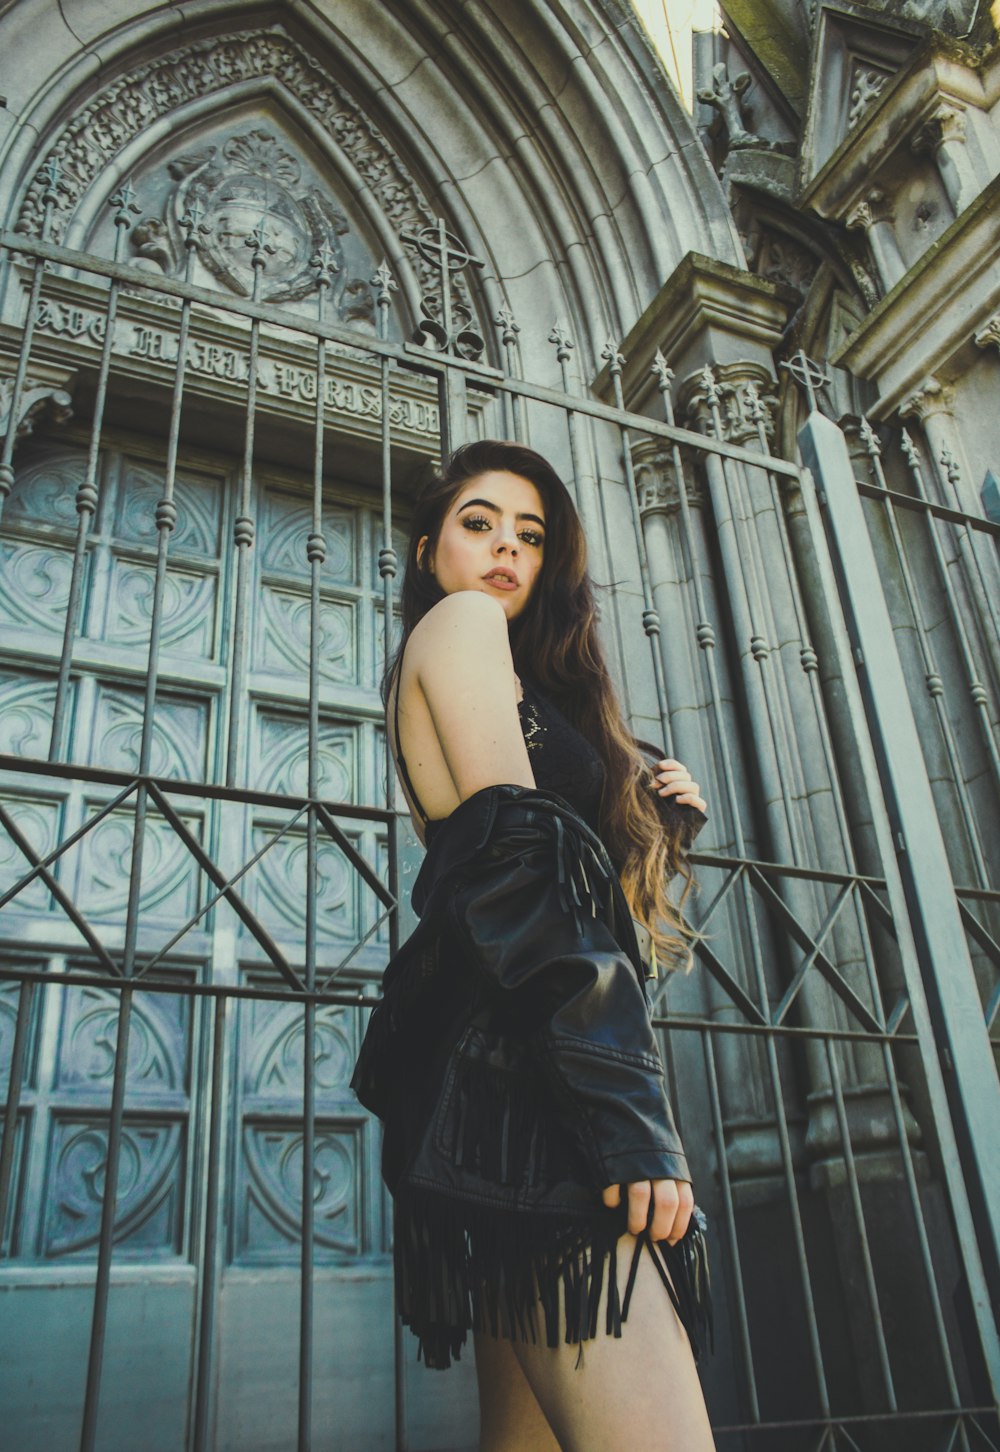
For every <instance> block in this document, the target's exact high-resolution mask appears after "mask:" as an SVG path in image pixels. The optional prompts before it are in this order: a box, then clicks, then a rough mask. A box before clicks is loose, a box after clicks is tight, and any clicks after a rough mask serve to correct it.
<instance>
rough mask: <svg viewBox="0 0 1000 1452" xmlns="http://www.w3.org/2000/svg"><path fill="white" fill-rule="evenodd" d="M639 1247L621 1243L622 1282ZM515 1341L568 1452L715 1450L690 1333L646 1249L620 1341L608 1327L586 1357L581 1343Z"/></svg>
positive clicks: (534, 1389)
mask: <svg viewBox="0 0 1000 1452" xmlns="http://www.w3.org/2000/svg"><path fill="white" fill-rule="evenodd" d="M634 1246H635V1239H634V1237H633V1236H631V1235H624V1236H622V1238H621V1240H620V1241H619V1242H618V1283H619V1285H620V1286H624V1284H625V1280H626V1277H627V1275H628V1268H629V1264H630V1261H631V1258H632V1251H633V1249H634ZM602 1320H603V1311H602ZM510 1346H511V1349H512V1352H513V1354H514V1356H515V1357H516V1358H517V1361H518V1364H519V1365H520V1367H521V1370H522V1371H523V1373H524V1377H525V1380H526V1381H527V1383H528V1385H529V1386H530V1388H531V1390H532V1392H533V1393H534V1395H535V1398H536V1400H537V1401H538V1404H539V1406H540V1407H541V1409H542V1411H543V1412H544V1414H545V1417H546V1419H547V1421H548V1423H549V1425H550V1426H551V1428H552V1430H553V1432H554V1433H555V1435H556V1438H557V1440H558V1444H559V1446H560V1448H561V1449H562V1452H607V1449H608V1448H609V1447H624V1446H628V1445H632V1444H635V1445H637V1446H640V1447H641V1448H642V1449H643V1452H712V1449H713V1448H714V1446H715V1443H714V1441H713V1438H712V1432H711V1428H710V1427H709V1422H708V1413H707V1412H706V1410H705V1400H704V1397H703V1396H702V1391H701V1383H700V1382H699V1380H698V1372H697V1370H696V1368H695V1364H694V1357H693V1356H692V1354H691V1347H690V1345H689V1343H688V1339H687V1334H686V1332H685V1331H684V1328H683V1326H682V1325H681V1323H680V1321H679V1320H678V1319H677V1313H676V1312H675V1311H674V1308H673V1306H672V1305H671V1303H670V1298H669V1296H668V1295H667V1292H666V1290H665V1288H664V1286H663V1283H662V1282H661V1280H660V1278H659V1276H658V1275H657V1273H656V1267H655V1266H654V1265H653V1263H652V1260H651V1259H650V1256H649V1254H648V1251H644V1252H643V1255H642V1258H641V1260H640V1263H639V1270H638V1274H637V1277H636V1283H635V1289H634V1292H633V1296H632V1302H631V1305H630V1307H629V1316H628V1321H627V1322H626V1323H625V1325H624V1326H623V1327H622V1334H621V1338H620V1339H618V1338H615V1337H613V1336H606V1335H605V1334H604V1332H603V1327H602V1330H601V1332H600V1334H599V1335H598V1336H597V1337H596V1338H595V1339H594V1340H593V1341H587V1342H585V1343H584V1345H583V1355H582V1358H581V1357H580V1355H579V1352H580V1348H579V1347H577V1346H565V1345H563V1346H559V1347H558V1348H557V1349H555V1350H553V1349H551V1348H549V1347H547V1346H545V1345H537V1346H536V1345H532V1344H531V1343H530V1342H511V1343H510Z"/></svg>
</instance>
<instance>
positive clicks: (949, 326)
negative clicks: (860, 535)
mask: <svg viewBox="0 0 1000 1452" xmlns="http://www.w3.org/2000/svg"><path fill="white" fill-rule="evenodd" d="M998 203H1000V177H997V178H994V180H993V181H992V182H990V183H989V185H988V186H986V187H985V188H984V189H983V191H982V192H981V193H980V195H979V196H978V197H977V198H976V199H975V201H973V202H971V203H970V204H969V205H968V206H967V207H966V208H965V209H964V210H963V211H962V213H961V215H960V216H959V217H958V218H957V219H956V220H955V221H954V222H952V224H951V226H950V227H949V228H948V229H947V230H946V231H945V232H944V233H942V235H941V236H940V237H939V238H938V239H937V242H936V243H935V245H934V246H933V247H932V248H930V249H929V250H928V251H927V252H925V253H924V254H923V256H922V257H920V258H919V259H918V261H917V262H916V263H914V265H913V266H912V267H910V268H909V270H908V271H907V272H906V274H905V275H904V276H903V277H902V278H900V280H899V281H898V282H897V283H896V284H895V286H894V287H893V288H892V290H891V291H890V292H889V293H888V295H887V296H886V297H884V298H883V299H882V301H881V302H880V303H879V304H878V306H877V307H875V308H873V309H872V311H871V312H870V313H869V315H868V316H867V317H866V318H865V319H864V321H863V322H862V323H861V324H860V326H859V327H857V328H856V329H855V330H854V332H853V333H852V334H851V335H850V337H849V338H848V339H847V341H846V342H845V343H844V344H842V345H841V346H840V347H839V348H837V349H836V350H835V351H834V352H833V353H832V354H831V356H830V360H829V361H830V362H831V363H832V364H834V366H835V367H838V368H846V369H848V370H849V371H850V372H851V373H853V374H854V376H855V377H857V378H867V379H870V380H871V381H872V382H873V383H874V384H875V385H876V386H877V388H878V391H879V398H878V400H877V401H876V402H875V403H873V404H872V405H871V406H870V407H869V408H868V410H867V412H868V415H869V417H870V418H871V419H872V421H873V422H876V421H878V420H881V419H886V418H890V417H891V416H892V415H893V413H895V411H896V410H897V409H898V408H899V407H900V406H901V405H902V403H903V400H904V399H907V398H909V397H910V395H912V394H913V393H914V392H915V391H918V390H919V389H920V388H921V387H922V380H924V379H925V378H927V377H928V376H931V375H937V376H938V377H942V378H948V377H950V376H951V375H952V373H953V372H954V371H955V370H956V369H957V370H961V368H962V367H963V366H964V365H963V364H962V362H961V356H962V355H963V354H964V355H965V357H966V362H967V361H968V354H969V352H970V351H971V350H972V349H973V348H974V346H975V345H974V344H973V341H972V340H973V337H974V336H977V335H978V333H979V332H980V331H983V330H987V331H988V329H989V324H990V320H991V319H992V318H993V317H994V316H995V315H996V314H997V311H998V307H1000V273H998V271H997V267H996V257H997V254H998V249H1000V205H998ZM987 341H989V338H987Z"/></svg>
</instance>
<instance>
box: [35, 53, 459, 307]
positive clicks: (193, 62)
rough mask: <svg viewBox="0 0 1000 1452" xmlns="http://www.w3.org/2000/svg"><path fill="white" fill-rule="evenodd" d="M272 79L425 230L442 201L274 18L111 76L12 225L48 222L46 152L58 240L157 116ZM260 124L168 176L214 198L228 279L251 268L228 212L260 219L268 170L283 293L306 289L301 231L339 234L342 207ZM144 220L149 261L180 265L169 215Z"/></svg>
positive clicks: (421, 267) (428, 277) (391, 213)
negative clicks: (301, 179)
mask: <svg viewBox="0 0 1000 1452" xmlns="http://www.w3.org/2000/svg"><path fill="white" fill-rule="evenodd" d="M274 80H277V81H278V83H279V84H280V85H281V86H282V87H283V88H284V89H285V90H286V91H288V93H289V94H290V95H291V96H293V97H294V98H295V100H296V101H297V102H298V103H299V104H300V105H301V106H303V107H304V108H305V109H306V111H307V112H308V113H309V114H310V116H312V117H313V118H314V120H315V121H316V122H317V123H318V125H319V126H320V127H321V128H322V130H323V131H324V132H325V133H326V134H327V135H328V137H329V138H330V140H331V141H332V143H333V144H334V145H335V146H336V147H337V148H338V149H339V150H340V152H341V153H342V154H343V156H344V157H345V158H346V160H347V161H348V162H349V163H350V165H351V166H352V167H353V168H354V169H355V170H356V172H357V173H358V174H359V176H360V177H361V179H362V181H363V183H364V185H365V186H367V187H368V188H369V189H370V190H371V192H372V193H373V194H374V197H375V199H376V201H377V204H378V206H379V208H380V210H381V211H382V213H383V214H384V216H385V217H386V218H387V220H388V222H389V223H390V225H391V227H392V229H393V230H394V231H395V232H396V233H397V234H398V233H399V232H400V231H402V230H403V229H404V228H411V229H416V230H419V229H420V228H422V227H423V226H425V225H426V224H428V223H431V222H433V220H434V215H435V214H434V209H433V208H432V207H431V206H430V205H429V203H428V202H427V200H426V198H425V197H424V195H423V193H422V192H421V190H420V187H419V186H418V184H417V182H416V180H415V178H414V177H413V175H412V173H411V172H410V170H409V169H408V167H407V166H406V164H405V163H404V162H403V161H402V160H401V158H400V157H399V156H398V155H397V154H396V152H395V151H394V149H393V147H392V146H391V144H390V143H389V141H388V140H387V138H386V137H385V136H384V135H383V134H382V132H381V131H380V130H379V128H378V127H377V126H376V125H375V123H374V121H373V120H372V119H371V118H370V117H369V116H368V115H366V114H365V112H364V111H363V110H362V109H361V107H360V106H359V105H358V102H357V100H356V99H355V97H353V96H352V95H350V94H349V92H348V91H347V90H346V89H345V88H344V87H343V86H342V85H341V84H340V83H339V82H338V81H337V80H335V79H334V77H333V76H332V75H330V74H329V73H328V72H327V71H325V70H324V69H323V67H322V66H321V65H320V64H319V62H318V61H317V60H316V59H315V58H314V57H313V56H311V55H309V54H307V52H306V51H305V50H303V48H302V47H301V46H299V45H298V43H297V42H296V41H294V40H293V39H292V38H291V37H290V36H289V35H287V34H286V33H285V32H284V31H283V30H282V29H281V28H280V27H278V26H275V27H273V28H269V29H260V30H246V31H242V32H237V33H235V34H230V35H228V36H227V37H226V38H225V39H224V40H203V41H196V42H194V43H193V44H191V45H188V46H184V47H181V48H178V49H177V50H175V51H173V52H171V53H169V54H167V55H162V56H158V57H157V58H156V59H155V60H153V61H150V62H149V63H148V64H146V65H143V66H140V67H137V68H136V69H134V70H133V71H131V72H129V73H128V74H126V75H123V76H120V77H119V78H118V79H117V80H115V81H112V82H111V83H110V84H109V85H107V86H105V87H104V88H103V89H102V90H101V91H100V92H99V93H98V94H97V95H96V96H95V97H94V99H93V100H92V101H91V102H90V103H89V104H88V105H86V106H84V107H83V108H82V109H81V110H80V111H79V112H77V114H76V115H75V116H74V117H73V118H72V120H71V121H70V122H69V123H68V125H67V126H66V127H65V129H64V131H63V132H62V134H61V135H60V136H59V138H58V139H57V140H56V141H55V142H54V144H53V145H51V146H50V147H49V149H48V151H47V152H46V153H45V155H44V156H41V157H40V158H39V168H38V172H37V173H36V175H35V178H34V180H33V181H32V183H31V184H30V186H29V188H28V192H27V195H26V197H25V200H24V202H23V204H22V207H21V211H20V215H19V217H18V221H17V223H16V230H17V231H20V232H24V233H27V234H28V235H31V236H38V235H39V234H40V232H41V227H42V218H43V213H44V206H43V201H42V198H43V195H44V193H45V191H46V187H47V183H46V180H45V177H44V168H45V166H46V165H47V164H48V163H49V162H50V161H53V160H55V161H57V162H58V164H59V168H60V175H61V178H62V181H61V187H60V193H59V198H58V205H57V208H56V211H55V214H54V217H53V221H52V228H51V233H50V235H51V237H52V240H53V241H57V242H58V241H61V240H62V239H63V237H64V235H65V232H66V228H67V226H68V224H69V222H70V220H71V218H72V217H73V216H74V214H75V213H76V211H77V209H78V207H79V205H80V203H81V201H82V199H83V198H84V197H85V195H86V194H87V192H88V191H89V190H90V188H91V187H92V186H94V185H95V183H97V182H98V181H99V180H100V179H101V177H102V176H103V175H105V174H108V175H110V174H112V173H113V172H114V165H113V164H114V162H115V160H116V158H118V157H119V156H120V155H121V153H122V152H123V151H124V149H125V148H126V147H127V146H129V144H130V143H132V142H133V141H134V140H135V139H136V138H137V137H139V136H141V134H142V133H143V132H144V131H145V130H147V129H148V128H149V127H151V126H152V124H153V123H154V122H156V121H157V120H159V119H160V118H162V117H165V116H171V115H172V114H173V113H175V112H178V111H180V109H181V108H182V107H187V106H189V105H191V104H192V103H202V105H203V104H204V102H205V100H206V98H208V97H212V96H218V98H219V103H220V108H221V107H222V106H224V105H225V100H226V92H227V91H228V90H229V89H230V88H231V87H234V86H237V85H240V86H241V87H242V88H243V93H244V94H245V87H246V84H247V83H253V82H254V81H260V82H268V83H273V81H274ZM262 135H263V133H260V132H253V131H251V132H247V133H244V134H243V135H242V136H239V137H232V138H231V143H232V144H231V146H230V153H229V154H228V155H227V154H226V143H224V144H223V145H222V146H220V147H218V148H217V150H216V152H215V154H214V155H213V156H207V155H203V156H201V157H198V156H197V155H191V156H188V157H186V158H185V159H184V160H183V161H180V160H178V161H176V162H175V163H174V166H175V171H176V173H177V174H176V175H174V176H173V178H172V180H173V181H174V182H175V184H176V186H177V188H178V192H181V191H183V193H184V197H185V199H186V198H187V197H188V195H189V194H190V198H191V200H196V199H197V200H200V201H201V202H202V205H204V204H205V203H209V204H211V206H212V207H213V208H214V210H213V211H212V212H211V213H210V216H211V217H212V218H213V219H214V232H212V233H210V236H211V238H212V241H211V243H210V248H211V250H212V253H213V265H214V267H215V268H216V269H218V273H219V276H220V280H223V281H224V282H225V284H226V285H228V286H232V285H233V282H234V281H235V282H240V281H245V278H244V274H243V269H242V267H241V266H240V265H238V264H237V262H236V256H237V255H238V254H237V253H236V248H237V246H238V245H242V239H241V238H237V237H236V236H235V232H233V233H231V232H230V231H229V230H228V229H227V225H226V221H225V219H226V217H227V216H230V217H232V219H233V221H234V223H235V222H236V221H237V214H238V213H242V214H243V215H242V218H241V219H240V221H239V226H242V221H243V220H246V219H247V218H249V217H250V216H251V214H252V225H256V224H257V222H259V221H260V218H261V212H260V209H259V208H258V206H257V204H258V202H259V201H260V200H261V199H262V191H263V189H262V187H261V182H262V180H264V179H265V178H266V180H267V181H268V183H269V187H268V195H267V198H266V202H267V216H268V225H269V228H270V230H271V233H272V236H273V238H274V239H276V240H275V241H273V242H272V245H276V246H278V247H280V248H283V249H284V251H285V256H286V261H287V263H288V272H287V273H286V277H285V279H284V281H283V286H284V287H286V288H288V289H289V291H287V292H285V293H282V296H287V297H293V296H301V295H302V292H301V291H300V289H302V288H303V287H304V286H305V280H304V274H303V272H302V269H301V254H302V253H303V252H304V250H305V247H306V240H305V239H306V238H307V237H310V238H311V237H315V236H317V235H325V236H327V237H332V238H333V239H334V240H336V239H338V238H340V237H342V235H343V233H342V232H341V231H340V230H339V228H340V227H341V226H342V225H343V218H341V217H340V215H339V208H338V207H337V206H336V205H335V204H334V203H333V202H332V201H331V200H330V198H329V197H327V196H323V197H321V196H319V195H317V194H316V192H315V191H314V192H312V193H310V191H309V189H308V188H307V189H306V191H305V192H304V193H302V192H300V191H299V190H298V183H297V180H296V179H295V177H294V176H293V171H294V167H295V165H296V164H297V162H296V159H295V158H291V160H290V161H285V160H283V159H282V158H281V156H280V153H281V152H282V151H285V152H287V148H285V147H282V146H281V145H279V144H278V143H277V142H274V145H273V146H272V141H273V138H270V139H267V140H262V139H261V137H262ZM262 169H263V170H262ZM240 178H242V179H243V180H242V182H241V181H240ZM175 214H176V208H175ZM210 225H211V223H210ZM140 230H141V232H142V236H141V238H140V241H139V247H140V252H141V253H142V255H144V256H145V258H146V260H147V261H149V262H151V263H152V265H153V266H154V267H163V268H164V270H168V269H172V268H175V267H176V266H177V261H178V253H177V239H176V236H175V235H173V234H172V232H171V222H170V220H169V219H168V218H167V217H161V218H157V217H155V216H153V217H151V218H144V219H143V222H142V223H141V224H140ZM237 230H238V228H237ZM331 245H332V244H331ZM143 249H145V251H144V252H143ZM310 255H311V254H310ZM306 262H308V258H306ZM413 263H414V268H415V270H416V273H417V276H418V278H419V281H420V283H421V287H422V289H423V290H424V291H425V292H433V291H434V290H435V289H436V288H437V287H438V286H439V279H438V274H437V270H436V268H435V267H434V265H433V263H432V262H431V261H429V260H427V259H426V258H424V257H421V256H416V257H414V259H413ZM348 290H350V289H348ZM455 291H456V293H457V294H458V295H459V301H460V302H461V303H463V304H464V305H465V306H470V303H469V298H468V293H467V289H466V288H465V285H464V282H463V281H462V279H461V278H458V279H456V280H455ZM359 305H360V298H359V295H358V294H357V293H352V294H351V298H350V300H349V301H348V303H347V306H348V307H351V306H359Z"/></svg>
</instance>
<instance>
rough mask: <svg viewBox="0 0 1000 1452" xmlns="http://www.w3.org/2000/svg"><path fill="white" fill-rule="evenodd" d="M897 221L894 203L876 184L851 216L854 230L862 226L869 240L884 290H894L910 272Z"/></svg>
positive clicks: (849, 224) (849, 221)
mask: <svg viewBox="0 0 1000 1452" xmlns="http://www.w3.org/2000/svg"><path fill="white" fill-rule="evenodd" d="M894 222H895V214H894V212H893V210H892V204H891V202H890V200H889V198H888V196H887V195H886V193H885V192H884V191H883V190H882V189H881V187H873V189H872V190H871V191H870V192H869V193H868V195H867V196H866V197H865V199H864V201H862V202H859V203H858V205H857V206H856V207H855V208H854V210H853V211H851V212H849V213H848V216H847V225H848V227H850V228H851V229H852V230H857V229H858V228H860V229H861V230H863V231H864V233H865V235H866V237H867V239H868V246H869V248H870V249H871V254H872V260H873V262H874V263H875V270H876V272H877V273H878V276H879V281H880V282H881V284H882V290H883V292H891V291H892V289H893V288H894V287H895V285H896V283H897V282H898V281H899V280H900V278H901V277H903V275H904V274H905V272H906V264H905V262H904V261H903V258H902V254H901V253H900V250H899V244H898V243H897V241H896V232H895V228H894V225H893V224H894Z"/></svg>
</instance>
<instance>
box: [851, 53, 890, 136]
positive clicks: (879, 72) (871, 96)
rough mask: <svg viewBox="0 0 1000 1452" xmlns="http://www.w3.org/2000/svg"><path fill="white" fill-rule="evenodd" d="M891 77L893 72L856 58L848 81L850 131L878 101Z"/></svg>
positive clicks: (852, 63)
mask: <svg viewBox="0 0 1000 1452" xmlns="http://www.w3.org/2000/svg"><path fill="white" fill-rule="evenodd" d="M891 76H892V71H890V70H884V69H883V68H882V67H881V66H875V65H872V64H871V62H870V61H865V60H859V59H858V58H857V57H856V56H855V57H854V59H853V60H852V62H851V73H850V80H849V81H848V111H847V127H848V130H850V129H851V128H852V127H853V126H856V125H857V123H858V122H859V121H860V120H861V117H862V116H863V115H864V114H865V112H866V111H867V110H868V108H869V106H871V105H872V104H873V103H874V102H875V101H877V100H878V98H879V96H880V95H881V94H882V91H883V90H884V88H885V84H886V82H887V81H888V80H889V79H890V78H891Z"/></svg>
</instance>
